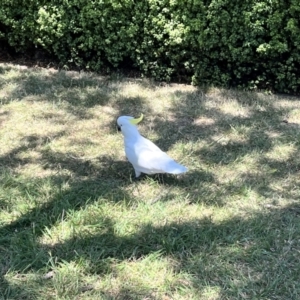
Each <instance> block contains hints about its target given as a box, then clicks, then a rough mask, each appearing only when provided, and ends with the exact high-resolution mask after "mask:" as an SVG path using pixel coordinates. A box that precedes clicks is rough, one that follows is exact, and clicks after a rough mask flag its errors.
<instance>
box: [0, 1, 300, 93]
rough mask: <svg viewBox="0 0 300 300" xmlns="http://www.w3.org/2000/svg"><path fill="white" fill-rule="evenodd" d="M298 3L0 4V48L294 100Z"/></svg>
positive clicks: (298, 74)
mask: <svg viewBox="0 0 300 300" xmlns="http://www.w3.org/2000/svg"><path fill="white" fill-rule="evenodd" d="M299 14H300V3H299V1H298V0H287V1H285V0H246V1H238V0H210V1H208V0H141V1H134V0H2V1H1V2H0V41H1V40H2V41H7V42H8V43H9V45H11V46H13V47H14V48H15V49H17V50H18V51H28V50H29V49H33V47H39V48H43V49H45V50H47V51H48V52H49V53H51V54H52V55H54V56H56V57H57V58H58V59H59V60H60V61H61V62H72V63H75V64H77V65H78V66H80V67H85V68H89V69H90V70H96V71H98V70H102V69H103V68H107V67H120V66H122V65H124V64H126V65H129V66H135V67H138V69H139V70H141V71H142V72H143V73H144V74H147V75H151V76H152V77H154V78H156V79H159V80H170V79H172V78H173V77H177V78H180V77H183V78H184V79H188V80H192V81H193V82H194V83H195V84H215V85H223V86H246V87H248V88H255V87H262V88H272V89H275V90H276V91H280V92H299V90H300V88H299V86H300V64H299V63H300V21H299V20H300V18H299Z"/></svg>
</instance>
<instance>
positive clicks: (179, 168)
mask: <svg viewBox="0 0 300 300" xmlns="http://www.w3.org/2000/svg"><path fill="white" fill-rule="evenodd" d="M169 169H170V170H169V171H168V173H170V174H181V173H185V172H187V171H188V168H187V167H185V166H183V165H180V164H178V163H177V162H174V163H173V164H172V167H170V168H169Z"/></svg>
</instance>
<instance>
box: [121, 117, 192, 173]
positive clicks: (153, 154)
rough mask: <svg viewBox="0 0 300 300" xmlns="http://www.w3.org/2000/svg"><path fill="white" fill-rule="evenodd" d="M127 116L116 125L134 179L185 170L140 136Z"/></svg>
mask: <svg viewBox="0 0 300 300" xmlns="http://www.w3.org/2000/svg"><path fill="white" fill-rule="evenodd" d="M131 119H133V118H132V117H129V116H121V117H119V118H118V120H117V123H118V126H119V127H120V128H121V131H122V133H123V136H124V146H125V153H126V156H127V158H128V160H129V162H130V163H131V164H132V166H133V168H134V170H135V175H136V177H139V176H140V175H141V173H145V174H156V173H170V174H180V173H184V172H187V168H186V167H184V166H182V165H180V164H179V163H177V162H176V161H175V160H173V159H172V158H171V157H169V156H168V154H167V153H165V152H163V151H162V150H160V149H159V148H158V147H157V146H156V145H155V144H154V143H152V142H151V141H149V140H148V139H146V138H144V137H143V136H141V135H140V133H139V131H138V129H137V127H136V126H135V125H132V124H131V123H130V122H129V121H130V120H131Z"/></svg>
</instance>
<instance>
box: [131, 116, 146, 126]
mask: <svg viewBox="0 0 300 300" xmlns="http://www.w3.org/2000/svg"><path fill="white" fill-rule="evenodd" d="M143 117H144V115H143V114H141V116H140V117H139V118H137V119H131V120H129V123H130V124H132V125H136V124H138V123H140V122H141V121H142V120H143Z"/></svg>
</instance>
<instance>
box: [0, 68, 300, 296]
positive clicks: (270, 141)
mask: <svg viewBox="0 0 300 300" xmlns="http://www.w3.org/2000/svg"><path fill="white" fill-rule="evenodd" d="M0 72H1V73H3V72H5V71H3V70H2V69H0ZM68 74H69V75H68ZM78 76H79V77H78ZM80 76H81V75H78V73H75V72H74V73H58V74H57V73H53V75H51V76H50V75H47V76H46V75H44V76H41V75H40V74H36V75H31V73H30V71H29V70H26V71H24V73H23V75H22V76H21V77H16V78H15V79H13V80H12V82H11V83H12V84H14V83H15V84H18V87H17V88H16V89H15V90H14V91H12V93H11V94H10V95H9V97H8V98H7V101H10V99H16V98H18V99H19V98H22V97H28V96H30V95H31V96H39V97H40V98H39V99H40V100H41V101H54V102H55V103H59V102H60V101H62V102H67V105H66V106H65V107H66V109H67V111H68V112H70V113H72V114H74V115H75V116H76V117H78V119H85V118H89V114H87V113H86V110H87V109H89V108H93V107H96V106H97V105H108V106H109V105H110V101H112V102H113V107H114V109H115V111H114V112H113V113H112V114H113V115H114V117H115V119H116V117H117V116H119V115H121V114H128V115H138V114H139V112H140V111H148V112H150V113H151V109H150V108H149V107H148V106H147V104H146V103H145V101H144V99H143V97H129V96H126V95H125V96H124V95H120V90H119V89H120V87H119V86H118V84H115V85H114V84H111V83H108V82H107V81H105V79H104V78H102V79H95V78H91V77H88V76H87V77H84V78H82V77H80ZM82 76H86V75H82ZM20 81H21V82H20ZM108 84H110V85H109V87H107V85H108ZM53 86H58V90H59V91H55V90H53ZM222 93H223V94H222ZM222 93H221V94H222V95H219V96H216V97H220V98H222V99H223V98H228V99H233V100H234V101H236V102H237V103H239V104H242V105H243V106H246V107H247V112H246V113H245V114H244V115H239V114H236V115H232V114H230V113H226V110H224V109H223V110H222V105H223V104H224V103H223V102H222V101H220V103H219V106H218V105H214V106H209V105H208V104H209V102H210V98H209V97H214V96H213V95H212V96H209V95H208V94H203V93H202V92H201V91H200V90H198V91H196V92H180V91H176V92H175V93H174V101H173V105H172V107H171V109H170V113H171V114H172V118H170V119H167V120H166V119H163V118H160V116H159V115H157V118H155V120H154V121H153V124H154V127H153V129H154V130H155V131H156V132H158V138H157V140H156V141H155V142H156V143H157V144H158V145H159V146H160V147H161V148H162V149H163V150H164V151H167V150H170V149H171V148H172V147H173V146H174V144H175V143H176V142H178V141H180V142H182V143H197V142H199V141H204V142H206V143H207V145H209V146H203V147H202V146H200V147H197V148H195V149H194V150H193V157H194V159H195V161H196V160H199V161H201V163H203V164H205V165H206V166H212V167H213V168H218V167H220V168H221V167H223V166H230V165H231V164H233V163H235V162H237V161H238V160H243V159H244V158H246V157H247V156H249V155H252V154H253V153H260V154H261V156H260V158H259V159H258V161H257V163H258V164H262V165H263V166H264V168H266V169H268V170H271V171H270V172H268V171H266V172H262V173H261V174H258V173H257V174H254V175H253V174H252V173H251V172H247V171H246V172H245V174H243V176H242V177H241V178H238V179H233V180H232V181H231V182H229V183H222V182H220V181H219V180H218V178H217V177H216V175H215V174H214V173H213V172H211V171H208V170H207V168H203V169H202V168H201V166H200V167H199V163H198V164H197V168H193V166H191V171H190V172H189V173H187V174H186V175H184V176H183V177H182V178H179V179H178V178H175V177H172V176H167V175H162V176H159V177H157V178H155V179H154V180H155V182H156V183H158V184H159V185H161V186H163V187H166V188H168V187H178V188H179V189H180V190H181V191H182V192H183V193H185V195H186V196H188V199H189V202H188V203H187V205H189V204H197V203H199V204H205V205H208V206H212V207H221V206H223V205H225V204H226V200H224V199H226V197H228V196H230V195H232V194H235V193H239V191H242V190H243V188H247V187H251V189H253V190H255V191H256V192H257V193H258V195H260V196H262V197H266V196H268V197H269V198H270V199H273V198H275V197H283V198H286V199H289V200H291V201H292V200H295V201H296V200H299V189H298V188H297V187H298V185H297V183H299V182H297V179H295V180H294V181H287V179H288V178H289V176H291V175H296V174H297V172H299V169H300V160H299V152H300V151H299V150H300V148H299V147H300V143H299V142H298V140H299V133H298V132H297V131H296V130H295V128H292V127H289V126H287V125H283V124H282V120H283V118H284V116H286V115H287V114H288V113H289V109H288V108H277V107H275V106H274V104H273V103H272V102H270V101H266V99H265V98H264V97H263V96H259V95H258V94H251V96H249V95H250V94H247V93H245V94H243V95H244V96H242V97H240V96H239V95H240V94H239V93H236V92H224V91H223V92H222ZM247 95H248V96H247ZM43 97H45V99H44V98H43ZM247 97H248V98H247ZM245 99H247V100H245ZM248 106H249V107H248ZM46 113H47V112H45V115H46ZM152 113H153V112H152ZM0 117H1V115H0ZM48 117H49V116H48ZM115 119H114V120H115ZM114 120H113V121H112V122H111V123H110V124H109V128H110V129H111V131H112V132H114V129H115V123H114V122H115V121H114ZM232 129H235V130H237V131H241V132H242V133H244V139H243V140H238V141H233V140H230V138H229V140H227V141H226V142H224V143H221V142H218V141H219V140H220V139H221V140H222V139H227V136H228V135H229V133H230V132H231V131H232ZM271 131H276V132H277V133H278V134H277V135H274V136H272V135H270V132H271ZM64 134H65V133H64V132H60V133H58V135H64ZM53 137H54V138H55V136H53ZM297 138H298V140H297ZM23 139H24V140H23V142H24V146H21V147H18V148H15V149H13V150H11V152H9V153H8V154H5V155H4V156H1V157H0V165H1V168H2V170H3V171H5V172H8V173H11V174H12V176H11V178H10V181H8V182H6V181H5V180H4V181H2V182H3V183H5V184H6V185H5V184H4V185H3V187H4V188H9V186H13V185H14V186H15V187H16V188H17V189H18V190H19V191H20V192H22V193H23V194H24V193H25V194H26V190H30V191H31V192H32V193H35V192H37V193H40V192H39V190H40V187H41V186H42V185H43V182H44V180H47V181H49V182H50V183H51V186H52V187H53V191H51V192H50V193H51V196H50V197H49V199H48V201H43V199H41V200H40V201H39V202H38V203H36V204H35V205H33V207H32V209H31V210H30V211H27V212H25V213H24V214H22V215H20V216H19V217H17V218H16V220H15V221H12V222H11V223H9V224H6V225H2V226H1V227H0V244H1V247H0V257H1V258H0V262H1V270H0V272H1V273H0V274H2V275H1V276H2V279H1V278H0V285H1V286H0V291H1V293H2V295H3V297H4V298H6V297H7V298H9V297H14V296H16V295H18V296H17V297H20V295H22V297H23V298H22V299H26V297H27V298H28V299H30V298H33V297H34V292H33V291H32V292H29V291H27V290H26V288H25V287H24V290H23V291H22V289H23V288H22V282H21V283H20V284H19V285H15V286H13V285H11V284H9V283H8V282H7V281H6V279H5V278H4V277H3V275H4V274H5V272H6V271H5V270H6V267H7V268H9V269H11V270H13V271H14V272H20V273H21V272H23V273H26V272H27V271H28V270H31V271H34V272H36V273H38V274H40V273H41V272H47V271H48V270H49V253H51V257H55V258H56V259H57V261H58V262H62V261H66V262H72V261H79V260H81V259H83V260H86V261H89V263H90V266H92V267H91V268H90V269H89V270H87V272H88V273H89V274H99V275H105V274H108V273H110V272H112V267H113V263H112V262H111V260H114V261H116V262H122V261H125V260H128V259H132V260H138V259H143V258H144V257H146V256H147V255H149V254H151V253H154V252H157V251H159V252H160V253H161V256H163V257H171V258H172V259H175V260H176V262H177V263H178V267H177V270H176V272H177V273H178V274H180V273H184V274H186V276H187V277H188V278H189V280H188V285H189V286H192V287H193V289H194V290H195V291H196V292H197V293H200V294H201V293H203V292H204V291H205V289H206V288H207V287H216V289H217V293H218V297H219V298H220V299H225V298H230V299H233V298H236V299H239V298H240V299H241V298H250V299H251V298H254V297H258V298H260V299H263V298H272V297H273V296H274V297H275V296H277V297H281V299H296V297H297V295H296V294H293V293H294V292H295V288H294V287H293V284H295V285H296V284H297V281H298V279H299V271H298V265H299V258H298V256H297V255H298V253H299V251H300V245H299V238H298V237H299V235H300V225H299V210H300V209H299V207H298V206H295V204H293V205H288V206H287V207H286V208H276V203H275V204H274V206H273V207H272V208H271V209H269V208H266V209H265V210H264V212H253V211H249V212H245V216H244V217H232V218H231V219H228V220H223V221H219V222H216V221H215V222H213V221H212V220H211V219H210V218H209V217H208V218H202V219H195V220H191V221H178V222H173V223H171V224H167V225H164V226H154V225H153V224H148V225H146V226H143V227H142V228H140V229H139V230H138V231H137V232H135V233H133V234H131V235H130V236H126V237H124V236H119V235H117V234H116V233H115V229H114V226H115V224H114V222H113V221H112V219H110V218H107V217H106V218H103V219H101V218H100V219H99V220H97V224H96V225H97V226H99V233H98V234H92V235H90V236H89V235H88V234H86V235H83V236H82V235H76V232H75V233H74V235H73V236H72V237H70V238H69V239H68V240H67V241H64V242H61V241H58V242H57V243H56V244H55V245H51V246H49V245H44V244H43V243H41V242H40V237H41V236H42V235H43V233H44V232H45V230H47V228H49V229H51V227H53V226H54V225H56V224H59V223H60V222H62V221H64V220H65V219H66V218H67V216H68V214H71V213H72V212H74V211H76V210H80V209H83V208H85V207H86V206H88V205H90V204H92V203H93V202H97V201H103V202H115V203H117V202H120V203H125V204H126V205H128V206H131V205H132V206H133V205H134V202H138V201H139V200H138V199H137V198H136V197H135V196H134V195H133V194H132V193H130V192H129V191H128V189H127V188H128V187H130V186H131V185H132V181H131V180H130V174H133V170H132V168H131V166H130V164H129V163H127V162H125V161H119V160H116V159H115V158H114V156H113V155H110V154H107V155H104V156H99V157H96V158H94V159H93V160H88V159H80V158H78V157H76V155H75V154H74V153H69V152H67V153H60V152H53V151H52V150H51V149H47V148H45V147H42V146H45V145H46V144H47V142H48V140H47V138H45V137H43V136H37V135H35V136H31V135H29V136H27V137H24V138H23ZM277 142H284V143H286V144H293V145H294V153H293V157H290V158H288V159H283V160H282V161H278V160H274V159H270V158H268V157H266V156H265V154H266V153H268V152H270V151H271V150H272V149H273V148H274V145H276V143H277ZM26 150H36V151H38V152H39V154H40V156H39V158H38V160H39V163H40V164H41V165H42V166H43V168H44V169H45V170H50V171H57V173H56V174H52V175H51V176H47V178H46V179H43V178H40V179H35V178H32V179H18V180H16V181H14V179H13V177H14V172H15V171H16V169H17V167H18V166H20V165H26V164H28V163H30V160H29V159H28V158H22V157H20V153H22V152H24V151H26ZM201 163H200V165H201ZM188 167H190V166H188ZM60 170H64V172H60ZM250 171H251V170H250ZM266 174H267V176H266ZM4 179H5V178H4ZM276 180H282V181H285V180H286V181H287V184H286V185H285V186H284V187H283V189H282V190H280V191H278V190H276V189H275V188H274V187H273V185H272V184H273V183H274V182H275V181H276ZM13 196H14V195H13ZM174 196H175V195H174V193H172V192H170V194H162V195H161V198H159V200H158V201H161V202H164V201H166V202H167V201H170V200H172V199H173V197H174ZM272 197H273V198H272ZM1 205H2V204H1ZM3 205H5V206H9V204H8V203H6V202H3ZM10 208H11V209H12V207H10ZM74 250H76V251H74ZM1 280H2V282H1ZM41 284H42V285H43V283H41ZM172 289H173V290H177V289H178V290H179V289H182V290H184V289H188V287H187V286H185V283H184V282H178V283H176V284H174V286H172ZM258 291H259V292H258ZM152 292H153V291H139V290H138V289H137V290H135V288H132V289H130V290H128V291H127V290H125V289H124V290H120V291H119V292H118V294H116V295H113V296H112V295H109V294H107V295H106V296H107V297H115V299H124V298H125V297H128V298H129V299H133V298H137V299H138V298H139V297H140V295H142V296H143V297H149V298H150V299H151V297H154V296H151V295H152ZM154 292H155V291H154ZM298 292H299V291H298ZM1 293H0V295H1ZM295 293H296V292H295ZM298 295H299V294H298ZM104 296H105V295H104ZM158 298H159V297H158Z"/></svg>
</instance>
